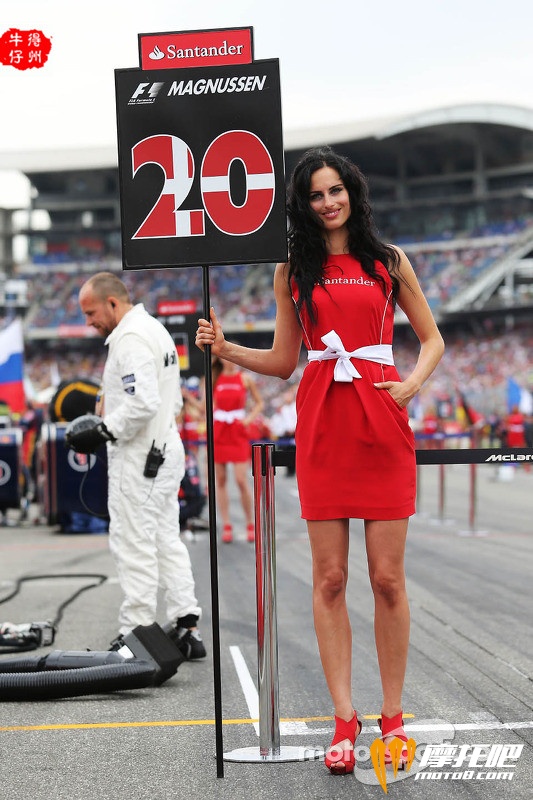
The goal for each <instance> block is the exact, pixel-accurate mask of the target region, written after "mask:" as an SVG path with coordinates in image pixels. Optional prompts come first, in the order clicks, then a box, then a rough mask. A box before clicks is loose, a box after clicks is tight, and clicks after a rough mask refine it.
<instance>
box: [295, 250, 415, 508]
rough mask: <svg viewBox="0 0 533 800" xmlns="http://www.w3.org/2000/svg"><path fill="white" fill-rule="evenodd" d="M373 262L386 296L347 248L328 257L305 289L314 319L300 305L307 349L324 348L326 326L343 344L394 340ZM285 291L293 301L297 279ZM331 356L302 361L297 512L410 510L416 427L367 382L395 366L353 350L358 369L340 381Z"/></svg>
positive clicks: (388, 301)
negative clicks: (321, 278)
mask: <svg viewBox="0 0 533 800" xmlns="http://www.w3.org/2000/svg"><path fill="white" fill-rule="evenodd" d="M377 267H378V269H379V271H380V274H382V275H383V277H384V278H385V281H386V286H387V289H386V294H387V296H385V294H384V292H383V288H382V285H381V284H380V283H379V282H378V281H376V280H374V279H372V278H370V277H369V276H368V275H367V274H366V273H365V272H364V271H363V269H362V267H361V264H360V263H359V262H358V261H357V260H356V259H354V258H353V257H352V256H350V255H336V256H329V258H328V261H327V263H326V268H325V270H326V284H325V286H324V287H319V286H316V287H315V289H314V290H313V300H314V303H315V308H316V315H317V322H316V324H314V325H313V324H312V323H311V322H310V320H309V318H308V315H307V313H306V312H305V308H302V310H301V312H300V316H301V322H302V327H303V338H304V344H305V345H306V347H307V348H308V350H313V351H324V350H325V349H326V344H325V343H324V342H323V341H321V337H322V336H324V335H326V334H328V333H329V332H330V331H335V332H336V334H338V336H339V337H340V339H341V342H342V345H343V348H344V350H345V351H348V352H351V351H353V350H356V349H358V348H361V347H368V346H371V345H391V346H392V338H393V324H394V309H393V305H392V294H391V290H392V284H391V280H390V277H389V275H388V272H387V270H386V269H385V267H384V266H383V265H381V264H379V263H378V265H377ZM293 297H294V299H297V289H296V287H295V286H294V287H293ZM338 363H339V360H338V359H337V358H333V359H331V360H313V361H310V362H309V363H308V364H307V366H306V367H305V370H304V373H303V376H302V380H301V382H300V385H299V387H298V394H297V398H296V406H297V413H298V421H297V427H296V432H295V441H296V475H297V480H298V489H299V494H300V503H301V508H302V517H303V518H304V519H309V520H326V519H342V518H360V519H378V520H391V519H403V518H404V517H408V516H410V515H411V514H414V511H415V494H416V458H415V451H414V435H413V432H412V430H411V428H410V426H409V418H408V413H407V410H406V409H402V408H400V406H399V405H398V404H397V403H396V401H395V400H394V399H393V398H392V397H391V395H390V394H389V393H388V392H387V391H386V390H384V389H376V388H375V387H374V385H373V384H374V383H375V382H378V381H384V380H400V378H399V375H398V372H397V371H396V368H395V367H394V366H391V365H387V364H383V363H377V362H376V361H373V360H364V359H363V358H360V357H352V358H350V364H352V365H353V366H354V367H355V368H356V370H357V372H358V373H359V374H360V375H361V377H360V378H357V377H356V378H353V379H352V380H349V381H348V382H340V381H336V380H335V379H334V370H335V368H336V365H337V364H338ZM342 366H343V365H342V364H340V367H342ZM349 369H351V367H349ZM341 371H342V370H341Z"/></svg>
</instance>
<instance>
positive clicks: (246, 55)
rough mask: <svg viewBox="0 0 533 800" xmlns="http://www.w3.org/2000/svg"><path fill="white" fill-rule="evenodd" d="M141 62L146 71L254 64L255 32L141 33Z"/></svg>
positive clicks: (234, 29) (226, 30)
mask: <svg viewBox="0 0 533 800" xmlns="http://www.w3.org/2000/svg"><path fill="white" fill-rule="evenodd" d="M139 60H140V65H141V69H143V70H148V69H155V68H157V69H179V68H180V67H220V66H227V65H228V64H251V63H252V61H253V41H252V28H230V29H227V28H224V29H223V30H222V29H218V30H210V31H185V32H179V33H140V34H139Z"/></svg>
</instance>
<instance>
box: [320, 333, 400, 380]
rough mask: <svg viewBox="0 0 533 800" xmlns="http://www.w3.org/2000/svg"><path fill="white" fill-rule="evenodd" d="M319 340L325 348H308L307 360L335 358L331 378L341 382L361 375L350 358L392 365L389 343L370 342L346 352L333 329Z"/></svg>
mask: <svg viewBox="0 0 533 800" xmlns="http://www.w3.org/2000/svg"><path fill="white" fill-rule="evenodd" d="M321 341H322V342H324V344H325V345H326V349H325V350H309V352H308V354H307V360H308V361H329V360H330V359H332V358H336V359H337V363H336V364H335V370H334V372H333V378H334V379H335V380H336V381H340V382H341V383H350V382H351V381H352V380H353V379H354V378H360V377H361V375H360V374H359V372H358V371H357V370H356V368H355V367H354V365H353V364H352V362H351V361H350V359H351V358H361V359H363V361H376V362H377V363H378V364H389V365H390V366H394V356H393V354H392V345H391V344H370V345H367V346H366V347H358V348H357V350H352V351H351V352H348V351H347V350H346V348H345V347H344V345H343V343H342V339H341V337H340V336H339V334H338V333H336V332H335V331H330V332H329V333H326V335H325V336H322V337H321Z"/></svg>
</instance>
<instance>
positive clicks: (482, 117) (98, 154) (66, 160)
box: [0, 103, 533, 175]
mask: <svg viewBox="0 0 533 800" xmlns="http://www.w3.org/2000/svg"><path fill="white" fill-rule="evenodd" d="M461 125H464V126H466V125H477V126H479V125H487V126H498V127H504V128H509V129H515V130H516V132H517V133H518V131H519V130H522V131H531V132H533V108H526V107H521V106H513V105H504V104H492V103H470V104H463V105H453V106H446V107H443V108H435V109H428V110H425V111H419V112H415V113H409V114H402V115H396V116H391V117H380V118H376V119H372V120H357V121H354V122H345V123H340V124H334V125H325V126H318V127H308V128H301V129H292V130H286V131H285V132H284V145H285V150H286V151H288V152H292V151H302V150H305V149H307V148H309V147H313V146H316V145H320V144H331V145H336V144H340V143H353V144H356V143H362V142H363V141H368V140H371V141H373V142H374V147H377V150H378V151H379V150H380V147H379V143H380V142H381V143H384V142H385V141H386V140H390V139H393V138H395V137H398V136H402V135H406V134H407V135H408V134H412V135H413V134H416V132H420V131H423V130H425V131H427V130H428V129H433V131H434V135H435V136H437V137H438V134H439V129H444V128H446V127H449V126H461ZM446 138H448V136H447V137H446ZM117 165H118V155H117V148H116V147H114V146H100V147H73V148H61V149H57V150H54V149H47V150H24V151H16V150H13V151H9V152H3V153H2V152H0V169H10V170H13V169H14V170H19V171H20V172H23V173H25V174H27V175H31V174H34V173H39V172H55V171H69V170H83V169H100V168H101V169H109V168H113V167H116V166H117Z"/></svg>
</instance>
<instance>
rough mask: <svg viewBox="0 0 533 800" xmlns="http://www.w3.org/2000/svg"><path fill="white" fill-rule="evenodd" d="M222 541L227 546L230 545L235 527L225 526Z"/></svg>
mask: <svg viewBox="0 0 533 800" xmlns="http://www.w3.org/2000/svg"><path fill="white" fill-rule="evenodd" d="M222 541H223V542H224V543H225V544H230V543H231V542H232V541H233V526H232V525H224V529H223V531H222Z"/></svg>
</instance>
